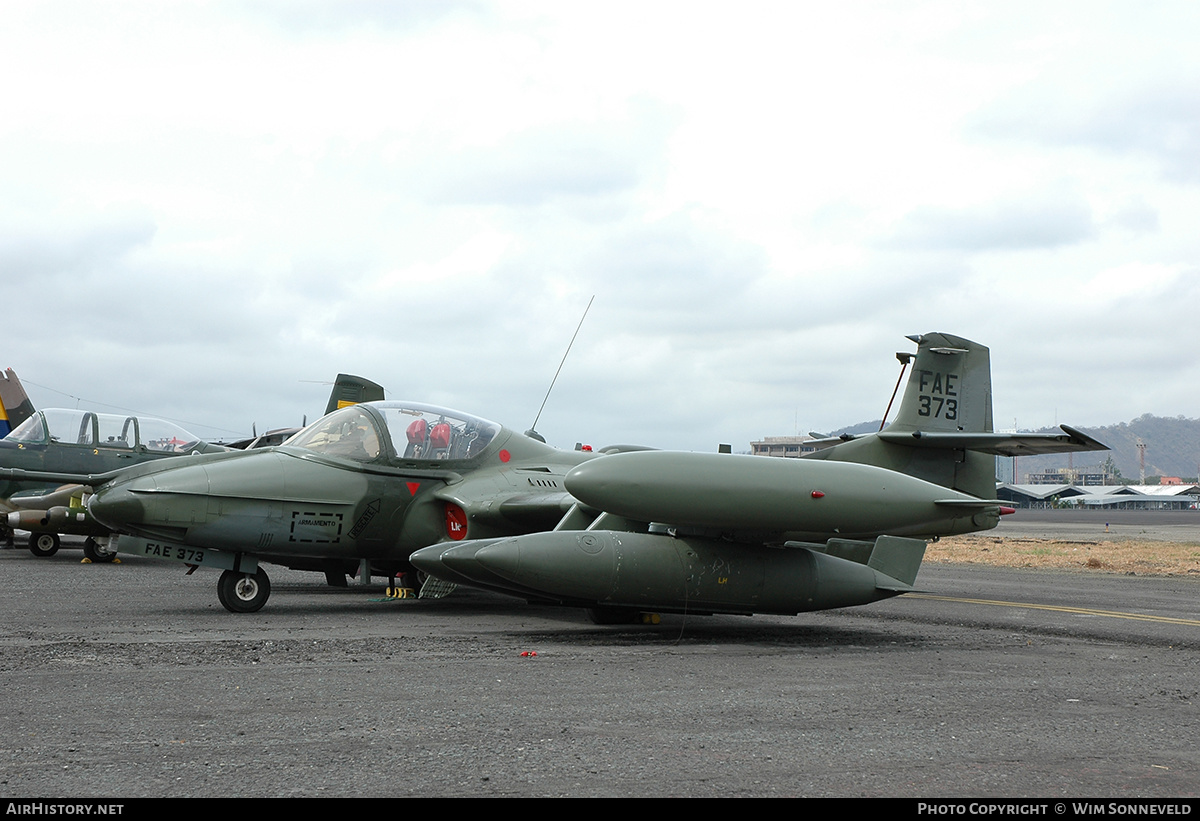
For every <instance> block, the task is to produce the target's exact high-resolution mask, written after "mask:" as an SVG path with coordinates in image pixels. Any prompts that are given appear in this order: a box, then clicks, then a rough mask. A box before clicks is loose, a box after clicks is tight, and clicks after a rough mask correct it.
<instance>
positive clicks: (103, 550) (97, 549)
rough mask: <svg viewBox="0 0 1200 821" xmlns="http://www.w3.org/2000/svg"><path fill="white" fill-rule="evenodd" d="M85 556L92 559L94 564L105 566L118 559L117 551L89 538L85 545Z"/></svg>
mask: <svg viewBox="0 0 1200 821" xmlns="http://www.w3.org/2000/svg"><path fill="white" fill-rule="evenodd" d="M83 555H85V556H87V557H88V558H89V559H91V561H92V563H93V564H104V563H106V562H111V561H112V560H113V559H115V558H117V551H115V550H113V549H112V548H110V547H109V546H108V545H102V544H100V543H99V542H98V541H96V540H95V539H93V538H92V537H91V536H88V537H87V540H86V541H84V543H83Z"/></svg>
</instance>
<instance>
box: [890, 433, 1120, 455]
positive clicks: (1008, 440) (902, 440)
mask: <svg viewBox="0 0 1200 821" xmlns="http://www.w3.org/2000/svg"><path fill="white" fill-rule="evenodd" d="M1060 427H1061V429H1062V431H1063V433H967V432H958V431H937V432H927V431H919V430H917V431H912V432H891V431H884V432H882V433H879V434H876V435H877V436H878V437H879V438H880V439H881V440H883V441H884V442H895V443H896V444H902V445H908V446H909V447H914V448H937V449H942V450H946V449H957V450H973V451H977V452H979V453H990V454H992V455H994V456H1032V455H1035V454H1041V453H1071V452H1075V451H1084V450H1108V446H1107V445H1105V444H1103V443H1101V442H1099V441H1097V440H1096V439H1093V438H1092V437H1091V436H1088V435H1087V434H1086V433H1083V432H1082V431H1080V430H1076V429H1075V428H1071V427H1067V426H1066V425H1062V426H1060Z"/></svg>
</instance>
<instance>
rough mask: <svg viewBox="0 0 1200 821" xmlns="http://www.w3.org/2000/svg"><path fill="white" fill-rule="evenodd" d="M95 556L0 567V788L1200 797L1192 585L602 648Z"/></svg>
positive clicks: (872, 611) (468, 615) (682, 634)
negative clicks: (225, 596)
mask: <svg viewBox="0 0 1200 821" xmlns="http://www.w3.org/2000/svg"><path fill="white" fill-rule="evenodd" d="M1007 519H1011V521H1007ZM1020 521H1021V520H1020V518H1019V517H1006V522H1005V524H1004V525H1002V528H1004V529H1005V530H1006V531H1007V529H1008V528H1010V527H1012V526H1015V525H1017V524H1018V522H1020ZM1197 521H1198V522H1200V517H1198V518H1197ZM1063 524H1070V523H1066V522H1064V523H1063ZM1090 524H1094V523H1084V525H1085V526H1089V525H1090ZM1111 525H1112V523H1110V531H1111V529H1112V527H1111ZM1021 526H1022V527H1024V525H1021ZM1130 526H1131V527H1132V526H1137V525H1136V523H1135V524H1134V525H1130ZM1181 526H1183V527H1187V526H1188V525H1187V523H1186V522H1185V523H1184V524H1183V525H1181ZM1045 527H1047V525H1043V529H1045ZM81 559H82V553H81V552H80V551H78V550H67V549H64V550H62V551H60V552H59V553H58V554H57V555H56V556H54V557H51V558H49V559H39V558H35V557H34V556H32V555H31V554H30V553H29V552H28V551H27V550H24V549H18V550H2V551H0V590H3V602H4V603H3V606H2V609H0V614H2V616H3V626H2V627H0V686H3V687H4V692H5V694H6V697H5V708H4V711H3V716H4V718H3V725H4V726H3V733H2V734H0V795H3V796H4V797H60V798H72V797H85V796H86V797H92V798H101V797H113V798H131V797H138V796H174V797H185V796H217V797H221V796H293V797H297V796H298V797H307V796H382V797H407V796H695V797H717V796H729V797H733V796H906V797H915V798H932V797H993V796H994V797H1010V798H1013V797H1035V798H1055V797H1076V796H1084V795H1086V796H1104V797H1112V798H1132V797H1184V796H1186V797H1194V796H1196V794H1197V793H1198V792H1200V751H1198V746H1197V739H1200V579H1196V578H1186V577H1175V578H1153V577H1141V576H1125V575H1115V574H1105V573H1088V574H1084V573H1067V572H1049V571H1037V570H1029V569H1016V570H1007V569H988V568H981V567H978V566H971V567H965V566H945V565H942V566H939V565H927V566H925V567H924V568H922V570H921V574H920V576H919V577H918V580H917V581H918V585H919V587H920V592H919V593H917V594H910V595H906V596H903V597H900V598H897V599H892V600H889V601H886V602H880V603H876V604H873V605H869V606H866V607H860V608H853V609H847V610H839V611H828V612H823V613H811V614H802V615H799V616H794V617H773V616H756V617H753V618H742V617H699V616H693V617H686V618H685V617H682V616H664V617H663V619H662V622H661V623H660V624H658V625H652V626H637V627H597V626H595V625H592V624H590V623H589V622H587V621H586V619H585V618H584V615H583V614H582V613H581V612H578V611H574V610H570V609H557V608H540V607H534V606H530V605H527V604H524V603H522V602H520V601H518V600H515V599H509V598H506V597H503V596H500V595H494V594H488V593H482V592H473V591H467V590H460V591H458V592H456V593H455V594H454V595H453V596H451V597H449V598H446V599H442V600H438V601H423V600H421V601H411V600H410V601H390V600H386V599H384V598H383V597H382V585H376V586H374V587H370V588H365V589H364V588H362V587H357V586H351V587H350V588H348V589H335V588H330V587H327V586H325V585H324V581H323V578H322V577H320V576H318V575H316V574H305V573H298V572H292V571H287V570H285V569H283V568H278V567H273V566H268V571H269V572H270V574H271V578H272V582H273V592H272V596H271V600H270V602H269V603H268V604H267V606H266V608H264V609H263V610H262V611H261V612H259V613H257V614H249V615H233V614H230V613H227V612H226V611H225V610H224V609H223V608H222V607H221V606H220V604H219V603H218V602H217V597H216V579H217V574H216V573H215V572H211V571H203V570H201V571H197V572H196V573H195V574H194V575H193V576H190V577H189V576H185V575H184V574H183V570H182V568H181V567H179V566H177V565H174V564H168V563H159V562H156V561H154V560H150V559H137V558H125V559H124V561H123V562H122V563H121V564H112V565H91V564H81V563H80V560H81Z"/></svg>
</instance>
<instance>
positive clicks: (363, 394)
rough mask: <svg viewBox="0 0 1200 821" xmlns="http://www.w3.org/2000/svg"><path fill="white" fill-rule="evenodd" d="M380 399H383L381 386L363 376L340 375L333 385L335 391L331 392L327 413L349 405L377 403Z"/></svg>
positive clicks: (326, 408)
mask: <svg viewBox="0 0 1200 821" xmlns="http://www.w3.org/2000/svg"><path fill="white" fill-rule="evenodd" d="M380 399H383V387H382V386H381V385H376V384H375V383H374V382H372V381H371V380H370V379H364V378H363V377H361V376H351V375H349V374H345V373H339V374H338V375H337V379H336V380H335V381H334V383H333V390H332V391H330V392H329V404H328V405H326V406H325V413H333V412H334V411H335V410H337V409H338V408H344V407H346V406H347V405H357V404H358V403H359V402H375V401H378V400H380Z"/></svg>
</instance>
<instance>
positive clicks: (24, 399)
mask: <svg viewBox="0 0 1200 821" xmlns="http://www.w3.org/2000/svg"><path fill="white" fill-rule="evenodd" d="M32 415H33V403H32V402H31V401H29V395H28V394H26V393H25V386H23V385H22V384H21V380H20V379H17V375H16V374H15V373H13V369H12V368H6V369H5V371H4V373H2V374H0V439H2V438H4V437H5V436H8V434H9V432H10V431H11V430H12V429H13V428H15V427H17V426H18V425H20V424H21V423H22V422H24V421H25V420H26V419H28V418H29V417H30V416H32Z"/></svg>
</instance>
